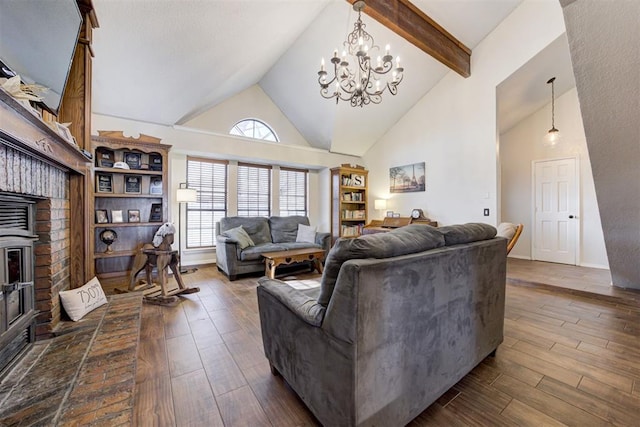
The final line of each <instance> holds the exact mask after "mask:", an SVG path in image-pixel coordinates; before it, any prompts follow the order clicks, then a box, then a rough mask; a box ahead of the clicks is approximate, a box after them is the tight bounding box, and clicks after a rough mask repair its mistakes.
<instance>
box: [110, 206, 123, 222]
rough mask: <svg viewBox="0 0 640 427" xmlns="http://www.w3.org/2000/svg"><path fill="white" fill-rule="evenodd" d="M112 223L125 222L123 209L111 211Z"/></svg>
mask: <svg viewBox="0 0 640 427" xmlns="http://www.w3.org/2000/svg"><path fill="white" fill-rule="evenodd" d="M111 222H112V223H115V222H124V218H123V216H122V210H121V209H118V210H112V211H111Z"/></svg>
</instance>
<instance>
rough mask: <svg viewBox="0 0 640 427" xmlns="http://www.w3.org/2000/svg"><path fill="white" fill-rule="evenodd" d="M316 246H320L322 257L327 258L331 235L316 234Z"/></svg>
mask: <svg viewBox="0 0 640 427" xmlns="http://www.w3.org/2000/svg"><path fill="white" fill-rule="evenodd" d="M316 245H320V246H322V249H324V256H327V255H328V254H329V250H330V249H331V233H316Z"/></svg>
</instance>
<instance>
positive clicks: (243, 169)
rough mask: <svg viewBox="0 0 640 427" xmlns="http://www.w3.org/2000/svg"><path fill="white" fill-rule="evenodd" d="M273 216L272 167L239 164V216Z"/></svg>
mask: <svg viewBox="0 0 640 427" xmlns="http://www.w3.org/2000/svg"><path fill="white" fill-rule="evenodd" d="M270 215H271V166H262V165H252V164H247V163H238V216H266V217H268V216H270Z"/></svg>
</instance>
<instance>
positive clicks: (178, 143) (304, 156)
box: [91, 114, 360, 266]
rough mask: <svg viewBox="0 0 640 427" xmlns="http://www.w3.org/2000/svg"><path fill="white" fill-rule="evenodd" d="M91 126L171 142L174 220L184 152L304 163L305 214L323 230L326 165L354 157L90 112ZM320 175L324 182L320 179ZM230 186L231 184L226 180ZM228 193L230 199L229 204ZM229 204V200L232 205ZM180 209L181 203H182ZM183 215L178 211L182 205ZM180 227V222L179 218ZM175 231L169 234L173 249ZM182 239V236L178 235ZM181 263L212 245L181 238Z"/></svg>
mask: <svg viewBox="0 0 640 427" xmlns="http://www.w3.org/2000/svg"><path fill="white" fill-rule="evenodd" d="M91 126H92V129H93V130H94V132H95V133H97V131H98V130H122V131H123V132H124V135H125V136H131V137H138V135H139V134H141V133H143V134H146V135H151V136H154V137H157V138H161V139H162V141H161V142H162V143H163V144H168V145H171V146H172V149H171V151H170V153H169V182H170V188H169V189H168V191H169V221H171V222H174V223H175V224H176V226H177V224H178V204H177V203H176V202H175V197H174V194H175V191H176V189H177V188H178V185H179V183H181V182H186V157H187V155H193V156H200V157H206V158H215V159H225V160H231V161H232V164H235V161H238V160H240V161H247V162H255V163H261V164H272V165H282V166H291V167H300V168H308V169H310V173H309V196H310V197H309V198H310V200H309V220H310V221H311V224H313V225H316V226H317V227H318V231H325V232H328V231H329V229H330V222H329V220H330V218H329V208H328V207H327V206H326V205H327V203H328V201H329V187H328V181H329V178H328V170H329V169H328V168H330V167H335V166H336V165H340V164H342V163H359V162H360V159H359V158H357V157H353V156H346V155H341V154H333V153H329V152H328V151H325V150H320V149H316V148H311V147H306V146H302V145H286V144H283V143H273V142H269V141H257V140H252V139H249V138H242V137H236V136H230V135H226V134H217V133H213V132H201V131H198V130H193V129H188V128H182V127H178V128H173V127H169V126H162V125H157V124H152V123H143V122H136V121H133V120H126V119H121V118H117V117H110V116H102V115H98V114H94V115H93V116H92V123H91ZM323 180H326V182H323ZM231 188H234V185H233V183H231ZM233 200H235V199H234V198H233V195H231V194H230V200H229V203H230V205H233ZM233 206H235V205H233ZM183 209H184V208H183ZM183 217H184V211H183ZM182 228H184V223H183V224H182ZM179 239H180V238H179V236H176V239H175V242H176V243H175V244H174V246H175V248H176V249H177V246H178V240H179ZM182 240H184V239H182ZM181 243H182V264H183V265H186V266H188V265H196V264H204V263H211V262H214V261H215V251H213V250H191V249H189V250H186V249H185V242H184V241H182V242H181Z"/></svg>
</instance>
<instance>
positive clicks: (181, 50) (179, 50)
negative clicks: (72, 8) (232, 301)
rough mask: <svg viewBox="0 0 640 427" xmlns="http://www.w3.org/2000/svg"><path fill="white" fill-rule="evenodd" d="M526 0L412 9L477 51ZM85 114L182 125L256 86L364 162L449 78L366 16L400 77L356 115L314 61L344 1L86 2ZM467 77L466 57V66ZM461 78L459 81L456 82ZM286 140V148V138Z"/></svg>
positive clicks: (342, 29) (461, 1)
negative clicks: (91, 21)
mask: <svg viewBox="0 0 640 427" xmlns="http://www.w3.org/2000/svg"><path fill="white" fill-rule="evenodd" d="M521 1H522V0H447V1H444V0H413V3H414V4H415V5H416V6H417V7H419V8H420V9H421V10H422V11H423V12H425V13H426V14H427V15H429V16H430V17H431V18H433V19H435V20H436V21H437V22H438V23H439V24H440V25H442V26H443V27H444V28H445V29H447V31H449V32H450V33H451V34H453V35H454V36H455V37H456V38H458V39H459V40H460V41H461V42H463V43H464V44H465V45H466V46H467V47H470V48H471V49H473V48H474V47H475V46H476V45H477V44H478V43H479V42H480V41H481V40H482V39H483V38H484V37H485V36H486V35H487V34H488V33H489V32H491V30H493V29H494V28H495V27H496V26H497V25H498V24H499V23H500V22H501V21H502V20H503V19H504V18H505V17H506V16H507V15H508V14H509V13H510V12H511V11H512V10H513V9H514V8H515V7H517V6H518V4H519V3H520V2H521ZM94 5H95V8H96V13H97V15H98V20H99V22H100V28H98V29H97V30H96V31H95V33H94V49H95V51H96V57H95V59H94V68H93V76H94V80H93V111H94V112H95V113H98V114H104V115H110V116H116V117H123V118H128V119H133V120H138V121H144V122H151V123H158V124H163V125H174V124H183V123H185V122H186V121H188V120H189V119H191V118H194V117H196V116H197V115H199V114H200V113H203V112H204V111H206V110H208V109H209V108H211V107H213V106H215V105H217V104H219V103H221V102H222V101H224V100H226V99H228V98H229V97H232V96H234V95H235V94H237V93H239V92H241V91H243V90H245V89H246V88H248V87H250V86H252V85H254V84H259V85H260V86H261V87H262V89H263V90H264V92H265V93H266V94H267V95H268V96H269V97H270V98H271V99H272V100H273V102H274V103H275V104H276V105H277V106H278V107H279V108H280V110H281V111H282V112H283V113H284V114H285V115H286V116H287V117H288V119H289V120H290V121H291V122H292V123H293V125H294V126H295V127H296V128H297V129H298V130H299V131H300V133H301V134H302V135H303V136H304V137H305V139H306V140H307V141H308V142H309V144H311V145H312V146H314V147H318V148H323V149H327V150H330V151H333V152H340V153H347V154H354V155H362V154H364V153H365V152H366V151H367V150H368V148H369V147H371V145H372V144H374V143H375V142H376V141H377V140H378V139H379V138H380V137H381V136H382V135H384V133H385V132H386V131H387V130H388V129H389V128H390V127H391V126H393V125H394V124H395V123H396V122H397V121H398V120H399V119H400V117H402V116H403V115H404V114H405V113H406V112H407V111H408V110H409V109H410V108H411V107H412V106H413V105H414V104H415V103H416V102H417V101H418V100H419V99H420V98H421V97H422V96H424V95H425V94H426V93H427V92H428V91H429V90H430V89H431V88H432V87H433V86H434V85H435V84H436V83H437V82H438V81H439V80H440V79H441V78H442V77H443V76H444V75H445V74H446V73H447V72H449V69H448V68H446V67H445V66H443V65H442V64H440V63H439V62H437V61H436V60H434V59H433V58H431V57H430V56H428V55H427V54H426V53H424V52H422V51H421V50H419V49H418V48H416V47H415V46H413V45H412V44H410V43H409V42H407V41H406V40H404V39H402V38H401V37H400V36H398V35H396V34H395V33H393V32H391V31H390V30H388V29H387V28H385V27H383V26H382V25H381V24H379V23H378V22H376V21H375V20H373V19H372V18H371V17H369V16H368V15H363V21H364V22H365V24H367V30H368V31H369V32H370V33H371V34H372V35H373V37H374V38H375V40H376V43H377V44H378V45H381V46H384V45H385V44H386V43H390V44H391V50H392V53H393V54H394V55H399V56H400V57H401V59H402V62H403V67H404V68H405V73H404V81H403V82H402V84H401V85H400V86H399V90H398V95H397V96H395V97H394V96H390V95H389V94H385V96H384V97H383V98H384V99H383V101H382V103H381V104H379V105H369V106H366V107H364V108H359V107H357V108H353V107H350V106H348V105H346V104H344V103H340V104H338V105H336V104H335V102H334V101H330V100H326V99H323V98H322V97H321V96H320V93H319V86H318V82H317V71H318V69H319V63H320V58H321V57H323V56H324V57H325V58H327V57H329V56H330V55H331V54H332V52H333V50H334V49H340V48H341V46H342V42H343V40H344V38H345V35H346V34H347V33H348V32H350V31H351V30H352V28H353V22H354V20H355V12H354V11H353V10H352V8H351V5H350V4H349V3H347V2H346V1H345V0H160V1H143V0H94ZM471 73H472V74H473V56H472V69H471ZM459 78H460V79H463V77H459ZM283 142H284V143H286V141H283Z"/></svg>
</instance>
